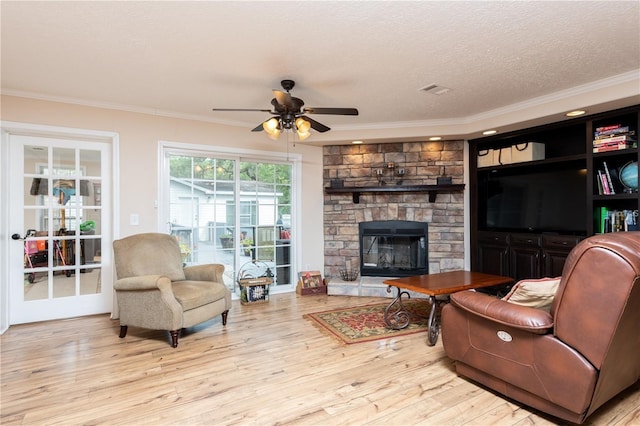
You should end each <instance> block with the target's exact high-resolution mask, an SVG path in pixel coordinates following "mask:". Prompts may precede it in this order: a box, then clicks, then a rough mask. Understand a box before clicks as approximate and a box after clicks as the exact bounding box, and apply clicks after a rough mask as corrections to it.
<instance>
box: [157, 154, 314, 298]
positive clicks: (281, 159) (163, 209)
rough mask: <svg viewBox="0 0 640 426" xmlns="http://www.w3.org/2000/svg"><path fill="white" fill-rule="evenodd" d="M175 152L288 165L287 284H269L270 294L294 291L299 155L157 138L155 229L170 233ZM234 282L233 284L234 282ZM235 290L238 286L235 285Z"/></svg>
mask: <svg viewBox="0 0 640 426" xmlns="http://www.w3.org/2000/svg"><path fill="white" fill-rule="evenodd" d="M174 155H182V156H191V157H211V158H219V159H229V160H233V161H236V162H237V163H236V164H237V165H238V166H239V165H240V163H241V162H243V161H249V162H256V163H265V162H268V163H273V164H286V165H289V166H291V229H292V230H293V231H294V232H292V233H291V234H292V235H291V252H290V263H289V265H290V273H291V277H290V282H289V284H281V285H277V286H271V289H270V291H271V293H272V294H277V293H287V292H292V291H295V287H296V284H297V282H296V281H297V278H296V277H297V271H298V269H299V268H298V267H297V263H298V259H299V247H300V244H301V243H302V229H300V226H299V223H300V218H301V208H302V205H301V189H302V183H301V176H302V173H301V172H302V155H300V154H292V153H288V152H270V151H259V150H252V149H244V148H231V147H224V146H217V145H198V144H190V143H182V142H171V141H160V142H159V143H158V161H159V164H158V182H159V185H158V202H157V207H158V209H157V212H158V232H162V233H170V232H171V223H170V217H171V215H170V205H169V203H170V200H171V197H170V171H169V166H170V164H169V161H168V159H169V157H170V156H174ZM234 182H235V184H237V185H238V186H239V185H240V182H241V180H240V179H239V167H236V168H235V176H234ZM235 196H236V206H240V194H239V193H238V192H237V191H236V194H235ZM240 210H241V209H240V208H239V207H237V208H236V217H235V223H237V224H240V216H241V211H240ZM236 228H237V230H236V232H237V233H239V232H240V231H239V228H240V226H237V227H236ZM234 263H235V265H236V268H238V269H239V268H240V267H241V266H242V265H241V264H239V263H238V255H237V254H236V257H235V262H234ZM235 274H237V270H236V271H234V275H235ZM234 284H235V283H234ZM234 288H236V289H237V286H235V285H234ZM233 295H234V298H236V297H237V293H236V292H234V293H233Z"/></svg>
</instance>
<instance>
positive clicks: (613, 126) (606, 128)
mask: <svg viewBox="0 0 640 426" xmlns="http://www.w3.org/2000/svg"><path fill="white" fill-rule="evenodd" d="M620 127H622V124H611V125H609V126H600V127H596V133H599V132H607V131H609V130H614V129H619V128H620Z"/></svg>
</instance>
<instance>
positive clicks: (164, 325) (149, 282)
mask: <svg viewBox="0 0 640 426" xmlns="http://www.w3.org/2000/svg"><path fill="white" fill-rule="evenodd" d="M113 251H114V254H115V265H116V273H117V275H118V279H117V281H116V282H115V284H114V289H115V290H116V296H117V300H118V309H119V315H120V337H121V338H124V337H125V336H126V335H127V327H128V326H130V325H131V326H134V327H142V328H149V329H153V330H169V332H170V333H171V346H173V347H174V348H175V347H177V346H178V338H179V335H180V330H182V329H183V328H186V327H191V326H194V325H196V324H199V323H201V322H204V321H207V320H209V319H211V318H213V317H215V316H217V315H222V325H226V323H227V314H228V313H229V309H230V308H231V291H230V290H229V289H228V288H227V287H226V286H225V285H224V282H223V279H222V273H223V272H224V266H223V265H218V264H209V265H196V266H188V267H184V268H183V263H182V255H181V253H180V247H179V245H178V242H177V241H176V240H175V238H173V237H172V236H170V235H167V234H159V233H146V234H137V235H132V236H130V237H126V238H123V239H121V240H116V241H114V242H113Z"/></svg>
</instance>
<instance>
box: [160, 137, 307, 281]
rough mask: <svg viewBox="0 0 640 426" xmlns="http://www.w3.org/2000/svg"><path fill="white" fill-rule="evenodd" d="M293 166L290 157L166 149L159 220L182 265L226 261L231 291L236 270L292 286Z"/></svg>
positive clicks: (226, 271)
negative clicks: (173, 240)
mask: <svg viewBox="0 0 640 426" xmlns="http://www.w3.org/2000/svg"><path fill="white" fill-rule="evenodd" d="M293 170H294V167H293V164H292V163H288V162H287V161H282V162H279V161H278V162H277V161H264V160H258V159H252V158H249V157H246V156H239V155H235V156H234V155H229V154H228V153H225V154H216V153H213V152H193V151H190V150H184V149H165V150H164V164H163V175H164V176H163V183H164V186H165V190H164V191H163V193H164V194H165V196H164V197H163V205H162V210H163V212H162V214H163V215H164V217H165V218H166V220H163V222H164V223H166V224H167V229H166V231H167V232H169V233H171V235H173V236H175V238H176V239H177V240H178V242H179V244H180V248H181V250H182V254H183V257H184V261H185V263H186V264H188V265H196V264H204V263H221V264H223V265H224V266H225V283H226V284H227V286H228V287H229V288H231V289H233V290H237V287H238V286H237V278H238V276H237V275H238V272H242V273H243V274H248V275H250V276H262V275H269V276H271V277H272V278H273V281H274V286H276V287H277V288H280V289H281V290H285V289H290V288H292V286H293V284H294V283H295V280H293V279H292V277H291V272H292V268H291V265H292V260H293V259H292V253H293V250H292V245H293V240H292V238H291V236H292V234H293V231H294V230H293V226H292V220H291V218H292V215H291V214H292V198H293V196H294V194H293V186H292V184H291V183H292V176H293ZM287 286H288V287H287Z"/></svg>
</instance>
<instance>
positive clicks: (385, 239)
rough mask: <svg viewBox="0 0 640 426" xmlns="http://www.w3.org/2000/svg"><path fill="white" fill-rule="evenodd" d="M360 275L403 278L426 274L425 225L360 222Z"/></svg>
mask: <svg viewBox="0 0 640 426" xmlns="http://www.w3.org/2000/svg"><path fill="white" fill-rule="evenodd" d="M359 228H360V275H362V276H376V277H407V276H411V275H422V274H428V273H429V254H428V253H429V250H428V235H429V234H428V224H427V223H426V222H413V221H404V220H383V221H372V222H361V223H360V224H359Z"/></svg>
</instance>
